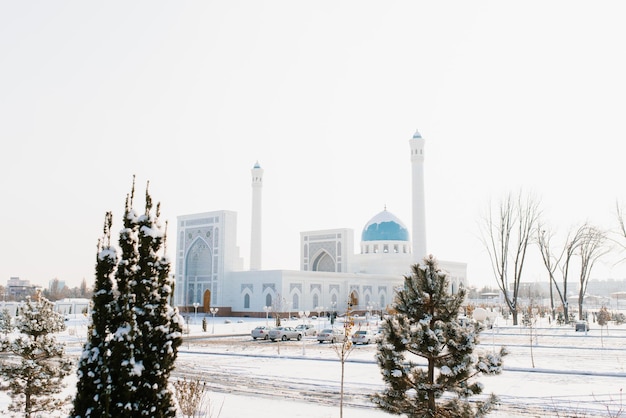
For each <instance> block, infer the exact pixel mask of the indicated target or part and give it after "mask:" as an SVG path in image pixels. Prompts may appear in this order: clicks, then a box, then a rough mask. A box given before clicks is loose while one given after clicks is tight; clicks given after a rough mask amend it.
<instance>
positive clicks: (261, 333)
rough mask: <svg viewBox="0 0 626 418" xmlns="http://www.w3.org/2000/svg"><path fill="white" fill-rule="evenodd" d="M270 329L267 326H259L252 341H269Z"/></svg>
mask: <svg viewBox="0 0 626 418" xmlns="http://www.w3.org/2000/svg"><path fill="white" fill-rule="evenodd" d="M270 329H271V328H270V327H266V326H265V325H262V326H258V327H256V328H255V329H253V330H252V332H251V334H252V339H253V340H256V339H257V338H260V339H262V340H267V339H268V338H269V337H270Z"/></svg>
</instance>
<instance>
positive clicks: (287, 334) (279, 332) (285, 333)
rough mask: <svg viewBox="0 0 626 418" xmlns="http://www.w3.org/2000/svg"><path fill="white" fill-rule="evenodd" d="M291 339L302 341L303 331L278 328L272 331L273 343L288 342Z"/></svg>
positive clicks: (271, 338)
mask: <svg viewBox="0 0 626 418" xmlns="http://www.w3.org/2000/svg"><path fill="white" fill-rule="evenodd" d="M291 339H295V340H298V341H300V340H301V339H302V331H298V330H296V329H295V328H292V327H276V328H272V329H271V330H270V340H272V341H276V340H281V341H287V340H291Z"/></svg>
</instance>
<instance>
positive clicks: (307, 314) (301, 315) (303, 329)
mask: <svg viewBox="0 0 626 418" xmlns="http://www.w3.org/2000/svg"><path fill="white" fill-rule="evenodd" d="M310 313H311V312H309V311H300V312H299V314H300V318H302V355H304V354H305V349H304V336H305V335H306V319H307V317H308V316H309V314H310Z"/></svg>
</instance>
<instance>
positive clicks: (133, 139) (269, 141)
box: [0, 0, 626, 287]
mask: <svg viewBox="0 0 626 418" xmlns="http://www.w3.org/2000/svg"><path fill="white" fill-rule="evenodd" d="M624 12H626V5H624V4H623V3H622V2H618V1H615V2H610V1H607V2H593V3H591V2H578V1H562V2H558V1H554V2H533V1H531V2H523V3H513V2H496V1H494V2H485V1H483V2H462V1H456V2H455V1H446V2H435V3H433V2H423V1H410V2H409V1H406V2H404V1H387V2H370V1H341V2H337V1H332V2H331V1H318V2H314V3H302V2H293V1H273V2H258V1H248V0H246V1H228V2H209V1H203V2H200V1H197V2H189V1H187V2H185V1H181V2H163V1H156V2H155V1H150V2H147V1H145V2H142V1H137V2H131V3H128V2H116V1H113V2H107V3H93V2H88V3H85V2H78V1H55V2H11V1H0V138H2V144H3V145H2V147H3V151H2V153H0V196H1V197H2V205H1V209H0V210H1V212H0V214H1V216H0V233H1V235H0V236H1V238H0V282H2V283H3V284H4V283H5V281H6V280H7V279H9V277H12V276H19V277H21V278H23V279H29V280H31V281H32V282H33V283H38V284H43V285H46V284H47V282H48V280H50V279H52V278H55V277H56V278H59V279H61V280H65V281H66V282H67V283H68V284H69V285H71V286H75V285H78V284H79V283H80V281H81V280H82V279H83V278H86V279H87V281H88V283H89V284H91V283H92V281H93V272H94V264H95V255H96V242H97V239H98V238H99V237H100V236H101V231H102V223H103V220H104V214H105V212H106V211H107V210H113V211H114V220H115V221H116V227H114V230H115V231H117V230H119V227H120V226H121V225H120V223H119V220H120V217H121V215H122V211H123V206H124V199H125V196H126V193H128V191H129V189H130V185H131V181H132V176H133V174H136V175H137V181H138V195H139V197H140V198H139V199H138V200H137V203H138V204H137V207H138V209H143V192H144V185H145V182H146V181H148V180H149V181H150V189H151V194H152V196H153V199H154V200H155V201H160V202H161V204H162V218H163V219H166V220H169V222H170V240H169V251H168V252H169V253H170V255H173V252H174V250H175V239H174V236H175V224H176V217H177V216H178V215H184V214H191V213H197V212H205V211H211V210H220V209H227V210H234V211H236V212H238V214H239V215H238V216H239V227H238V235H239V245H240V247H241V255H242V256H243V257H244V258H245V260H246V264H247V263H248V261H249V260H248V259H249V237H250V233H249V228H250V202H251V188H250V169H251V168H252V166H253V164H254V163H255V162H256V161H257V160H258V161H259V162H260V164H261V166H262V167H263V168H264V169H265V176H264V189H263V214H264V224H263V233H264V243H263V244H264V251H263V268H286V269H297V268H298V267H299V249H298V245H299V233H300V232H301V231H305V230H312V229H327V228H340V227H348V228H352V229H354V230H355V233H356V235H357V240H356V243H358V238H359V237H360V232H361V229H362V227H363V226H364V225H365V224H366V223H367V221H368V220H369V219H370V218H371V217H372V216H374V215H375V214H376V213H378V212H379V211H381V210H382V209H383V207H384V206H385V205H386V206H387V208H388V210H389V211H391V212H392V213H394V214H395V215H397V216H398V217H400V219H402V220H403V221H404V222H405V223H406V224H407V226H409V228H410V224H411V215H410V213H411V212H410V198H411V195H410V161H409V145H408V140H409V139H410V138H411V136H412V135H413V133H414V132H415V130H416V129H418V130H419V131H420V132H421V134H422V136H423V137H424V138H425V139H426V141H427V142H426V163H425V173H426V174H425V175H426V194H427V203H426V210H427V212H426V217H427V245H428V250H429V252H431V253H433V254H434V255H436V256H437V257H438V258H440V259H444V260H454V261H463V262H467V263H468V276H469V280H470V282H473V283H475V284H478V285H482V284H491V285H493V286H494V287H495V282H493V279H492V272H491V269H490V267H489V263H488V258H487V256H486V253H485V251H484V250H483V248H482V247H481V244H480V242H479V240H478V238H477V236H478V233H479V232H478V227H477V222H478V220H479V217H480V216H481V213H483V212H484V210H485V208H486V206H487V204H488V202H489V200H490V199H499V198H500V196H501V195H502V194H503V193H506V192H511V191H513V192H515V191H517V190H519V189H520V188H523V189H524V190H528V191H531V192H533V193H535V194H536V195H538V196H539V197H540V198H541V199H542V201H543V208H544V213H545V221H546V222H547V223H549V224H552V225H554V227H555V228H559V229H560V230H563V231H564V230H566V229H568V228H569V227H570V225H572V224H574V223H577V222H582V221H585V220H589V221H591V222H593V223H596V224H598V225H600V226H602V227H609V226H612V225H614V214H615V203H616V201H618V200H619V201H624V200H626V192H624V190H623V175H622V172H623V169H622V162H623V151H624V146H623V142H624V139H625V138H626V128H625V125H624V123H623V118H624V114H625V113H626V112H625V111H626V101H625V100H624V97H626V76H624V74H626V60H625V59H624V45H623V42H624V39H626V25H624V24H623V16H624ZM611 265H612V262H608V261H607V263H606V265H603V266H599V267H598V268H597V269H596V270H595V272H594V274H592V276H595V277H599V278H605V277H613V278H624V277H626V273H624V271H625V270H626V267H625V266H623V265H622V266H619V267H613V268H611ZM544 276H545V274H544V273H543V270H542V267H541V266H539V265H537V266H536V267H529V268H528V269H527V271H526V280H533V281H534V280H545V279H544Z"/></svg>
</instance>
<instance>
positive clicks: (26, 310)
mask: <svg viewBox="0 0 626 418" xmlns="http://www.w3.org/2000/svg"><path fill="white" fill-rule="evenodd" d="M15 327H16V328H17V330H18V331H19V333H20V334H19V335H18V336H17V337H15V338H10V336H9V337H6V336H5V337H4V338H3V339H2V340H1V349H2V351H3V352H5V353H8V357H7V358H6V359H5V360H3V362H2V367H0V376H2V378H3V379H6V380H7V381H8V391H9V394H10V395H11V404H10V405H9V410H10V411H12V412H17V413H20V414H21V413H23V414H24V416H25V417H26V418H29V417H30V416H31V415H33V414H37V413H39V412H52V411H54V410H57V409H59V408H60V407H61V405H63V404H64V403H65V402H67V400H68V399H64V398H61V397H59V396H58V394H59V393H60V392H61V390H62V389H63V387H64V385H63V379H64V378H65V377H66V376H67V375H68V374H69V373H70V372H71V370H72V362H71V360H69V359H67V358H65V357H64V354H65V347H64V345H63V344H62V343H57V341H56V339H55V338H54V336H53V335H51V334H54V333H56V332H59V331H63V330H64V329H65V323H64V321H63V316H62V315H61V314H59V313H58V312H55V311H54V305H53V304H52V303H51V302H50V301H48V300H47V299H45V298H43V297H38V299H37V300H36V301H31V300H30V298H29V299H27V300H26V302H25V304H24V306H23V307H22V309H21V314H20V315H19V316H18V317H17V318H16V325H15ZM38 416H39V415H38Z"/></svg>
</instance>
